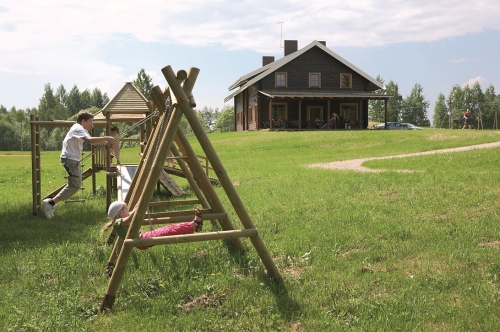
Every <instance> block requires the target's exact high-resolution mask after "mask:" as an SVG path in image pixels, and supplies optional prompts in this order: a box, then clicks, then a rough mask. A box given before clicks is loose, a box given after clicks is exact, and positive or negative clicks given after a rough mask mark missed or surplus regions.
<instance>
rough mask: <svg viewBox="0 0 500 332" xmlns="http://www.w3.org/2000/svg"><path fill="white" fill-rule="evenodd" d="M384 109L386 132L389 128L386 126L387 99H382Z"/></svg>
mask: <svg viewBox="0 0 500 332" xmlns="http://www.w3.org/2000/svg"><path fill="white" fill-rule="evenodd" d="M384 109H385V116H384V117H385V128H384V129H385V130H388V129H389V127H388V126H387V99H384Z"/></svg>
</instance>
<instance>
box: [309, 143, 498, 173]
mask: <svg viewBox="0 0 500 332" xmlns="http://www.w3.org/2000/svg"><path fill="white" fill-rule="evenodd" d="M496 147H500V142H493V143H486V144H479V145H472V146H463V147H459V148H450V149H442V150H432V151H425V152H416V153H408V154H400V155H396V156H386V157H373V158H360V159H351V160H342V161H334V162H331V163H323V164H313V165H309V167H310V168H326V169H335V170H350V171H358V172H384V170H383V169H371V168H368V167H364V166H361V164H363V163H364V162H365V161H368V160H380V159H391V158H405V157H413V156H424V155H428V154H436V153H449V152H459V151H467V150H475V149H491V148H496Z"/></svg>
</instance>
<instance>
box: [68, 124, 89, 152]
mask: <svg viewBox="0 0 500 332" xmlns="http://www.w3.org/2000/svg"><path fill="white" fill-rule="evenodd" d="M87 136H90V134H89V132H88V131H87V130H86V129H85V128H84V127H83V126H82V125H81V124H79V123H75V124H74V125H73V126H71V128H70V130H69V131H68V133H67V134H66V137H65V138H64V141H63V144H62V152H61V158H66V159H71V160H76V161H80V157H81V155H82V152H83V138H84V137H87Z"/></svg>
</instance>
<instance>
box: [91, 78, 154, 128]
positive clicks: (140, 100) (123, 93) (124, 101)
mask: <svg viewBox="0 0 500 332" xmlns="http://www.w3.org/2000/svg"><path fill="white" fill-rule="evenodd" d="M150 111H151V110H150V109H149V107H148V100H147V99H146V97H144V95H143V94H142V93H141V92H140V91H139V89H137V87H136V86H135V85H134V84H132V82H125V84H124V85H123V87H122V88H121V89H120V91H118V93H117V94H116V95H115V96H114V97H113V98H112V99H111V100H110V101H109V102H108V103H107V104H106V105H105V106H104V107H103V108H102V110H101V111H100V112H99V113H96V115H95V116H94V121H102V120H106V114H107V113H109V114H110V119H111V121H112V122H134V121H138V120H140V119H143V118H144V117H145V116H146V114H147V113H149V112H150Z"/></svg>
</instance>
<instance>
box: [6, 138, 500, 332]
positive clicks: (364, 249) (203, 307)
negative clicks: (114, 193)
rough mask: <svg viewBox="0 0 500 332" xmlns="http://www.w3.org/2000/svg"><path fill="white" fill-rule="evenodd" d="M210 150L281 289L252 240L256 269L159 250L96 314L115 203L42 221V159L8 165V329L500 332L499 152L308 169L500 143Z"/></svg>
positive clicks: (247, 262)
mask: <svg viewBox="0 0 500 332" xmlns="http://www.w3.org/2000/svg"><path fill="white" fill-rule="evenodd" d="M209 138H210V140H211V142H212V144H213V145H214V147H215V149H216V150H217V152H218V154H219V157H220V159H221V160H222V162H223V164H224V166H225V168H226V171H227V172H228V174H229V177H230V178H231V180H232V181H233V183H234V184H235V186H236V189H237V191H238V193H239V195H240V198H241V199H242V201H243V203H244V205H245V207H246V208H247V210H248V212H249V214H250V216H251V217H252V220H253V222H254V223H255V225H256V226H257V228H258V229H259V233H260V235H261V237H262V239H263V241H264V243H265V244H266V246H267V249H268V250H269V252H270V254H271V256H272V257H273V258H274V259H275V261H276V264H277V266H278V268H279V269H280V271H281V273H282V276H283V282H282V283H280V284H275V283H273V282H272V281H270V280H268V279H267V278H266V276H265V273H264V267H263V264H262V263H261V262H260V259H259V256H258V255H257V253H256V251H255V249H254V248H253V247H252V245H251V243H250V242H249V241H248V240H245V244H246V246H247V247H248V249H249V250H248V251H247V252H246V254H244V255H242V254H239V253H235V252H233V251H231V250H230V248H229V247H228V246H226V244H225V243H224V242H220V241H213V242H204V243H190V244H179V245H169V246H157V247H154V248H151V249H150V250H147V251H138V250H134V252H133V255H132V258H131V260H130V261H129V263H128V266H127V270H126V272H125V276H124V278H123V281H122V283H121V284H120V289H119V292H118V296H117V299H116V302H115V305H114V307H113V309H112V310H111V312H108V313H105V314H103V315H96V311H97V308H98V306H99V303H100V301H101V298H102V296H103V294H104V292H105V289H106V286H107V279H106V277H105V276H104V275H103V273H102V272H103V270H104V267H105V264H106V262H107V260H108V257H109V254H110V249H111V248H110V247H106V246H104V244H103V243H104V240H105V236H102V235H99V229H100V227H101V226H102V225H103V224H104V223H105V222H106V220H107V218H106V214H105V211H104V210H105V204H106V203H105V197H104V194H103V192H102V191H99V193H98V195H97V196H96V197H93V196H92V195H91V194H90V192H91V190H90V189H91V184H90V183H88V184H87V183H86V184H85V186H86V187H87V188H86V190H85V191H84V192H82V193H78V194H77V196H78V198H86V199H87V201H86V202H85V203H83V204H82V203H72V204H66V205H65V204H61V205H60V206H59V207H58V208H57V210H56V215H55V217H54V218H53V219H51V220H46V219H45V217H44V216H43V212H42V211H40V214H39V215H38V216H37V217H33V216H32V213H31V204H32V202H31V158H30V157H29V156H28V157H26V156H21V155H19V156H3V155H5V154H6V153H2V152H0V184H1V187H0V188H1V189H0V203H1V211H2V212H1V217H0V241H1V245H0V294H1V295H2V296H0V331H9V330H12V331H73V330H88V331H90V330H98V331H110V330H113V331H154V330H161V331H193V330H196V331H218V330H226V331H336V330H354V331H373V330H378V331H395V330H400V331H408V330H416V331H429V330H438V331H450V330H455V331H494V330H498V326H499V323H500V303H499V301H500V262H499V259H498V256H499V247H498V244H497V242H495V241H499V240H500V225H499V222H498V219H499V216H498V197H499V189H498V183H499V180H500V171H499V170H498V165H499V164H500V154H499V153H498V149H497V148H495V149H484V150H473V151H466V152H456V153H447V154H436V155H427V156H420V157H411V158H397V159H386V160H373V161H369V162H366V163H365V164H364V166H367V167H370V168H374V169H383V170H386V171H384V172H380V173H359V172H355V171H336V170H326V169H311V168H308V167H307V165H310V164H315V163H322V162H329V161H336V160H347V159H353V158H365V157H378V156H387V155H396V154H405V153H411V152H420V151H429V150H434V149H443V148H451V147H458V146H467V145H475V144H480V143H486V142H493V141H498V140H500V134H499V132H495V131H486V130H485V131H465V130H464V131H461V130H429V129H428V130H421V131H401V132H399V131H398V132H392V131H372V130H370V131H331V132H319V131H318V132H267V131H260V132H248V133H224V134H212V135H209ZM192 142H193V146H194V147H195V149H196V150H197V151H198V152H200V154H201V149H200V148H199V146H198V145H197V143H195V141H194V140H192ZM9 153H10V152H9ZM16 154H23V153H22V152H19V153H16ZM58 158H59V152H43V153H42V158H41V160H42V179H43V182H42V192H43V193H44V194H45V193H48V192H50V191H51V190H53V189H55V188H56V187H58V186H59V185H61V184H62V183H63V182H64V179H63V176H64V170H63V168H62V167H61V166H60V165H59V163H58ZM122 160H123V161H124V162H137V161H138V149H125V150H122ZM88 166H90V165H88ZM88 166H87V167H88ZM401 170H410V171H412V172H400V171H401ZM174 179H175V180H176V181H177V182H178V183H179V184H181V185H183V186H187V184H186V181H185V180H183V179H178V178H174ZM98 181H99V183H100V184H102V183H104V174H100V175H99V176H98ZM186 189H188V188H186ZM216 191H217V193H218V194H219V197H220V198H221V200H222V202H223V203H224V204H225V206H226V207H227V209H228V212H229V213H230V215H231V218H232V220H233V223H234V225H235V227H236V228H241V224H240V222H239V220H238V219H237V217H236V215H235V213H234V211H233V210H232V208H231V207H230V205H229V200H228V199H227V197H226V196H225V194H224V190H223V188H221V187H216ZM191 195H192V192H191V191H190V190H187V196H186V197H183V198H185V199H189V198H191V197H190V196H191ZM209 225H210V223H208V225H206V226H205V230H206V231H210V230H211V229H210V228H211V227H209Z"/></svg>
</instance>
